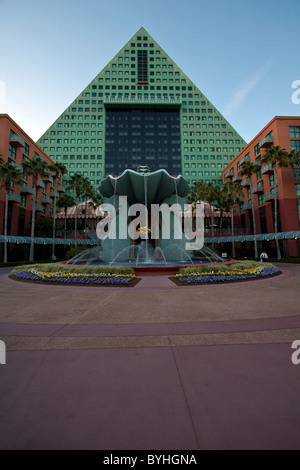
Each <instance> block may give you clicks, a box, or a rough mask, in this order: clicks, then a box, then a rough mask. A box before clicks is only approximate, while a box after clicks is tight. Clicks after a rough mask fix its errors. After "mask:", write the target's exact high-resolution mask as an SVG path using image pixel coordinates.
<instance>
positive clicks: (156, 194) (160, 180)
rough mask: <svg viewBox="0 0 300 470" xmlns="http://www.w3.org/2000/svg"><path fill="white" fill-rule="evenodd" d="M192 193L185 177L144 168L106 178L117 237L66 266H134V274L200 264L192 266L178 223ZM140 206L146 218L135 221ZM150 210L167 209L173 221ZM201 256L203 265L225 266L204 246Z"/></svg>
mask: <svg viewBox="0 0 300 470" xmlns="http://www.w3.org/2000/svg"><path fill="white" fill-rule="evenodd" d="M189 190H190V187H189V184H188V182H187V181H186V180H185V179H184V178H183V176H181V175H179V176H177V177H172V176H171V175H169V173H167V172H166V171H165V170H157V171H154V172H150V170H149V168H148V167H140V168H139V169H138V171H133V170H125V171H124V172H123V173H122V174H121V175H120V176H119V177H113V176H111V175H109V176H107V177H106V178H105V179H104V180H103V181H102V182H101V185H100V187H99V191H100V192H101V194H102V196H103V197H104V200H105V204H106V205H107V207H110V208H112V213H114V221H113V223H114V229H115V233H116V237H113V238H110V237H109V236H107V235H106V236H103V237H102V239H101V243H100V247H96V248H92V249H91V250H85V251H84V252H82V253H80V254H79V255H77V256H75V257H74V258H73V259H72V260H69V261H68V264H83V263H84V264H112V265H114V264H115V265H116V264H118V265H120V264H121V265H123V264H130V265H133V266H135V268H142V267H149V268H150V267H151V266H154V267H157V268H160V269H164V268H166V267H167V266H175V267H176V266H178V265H190V264H194V263H196V262H197V261H195V260H194V261H193V260H192V252H191V251H188V250H186V242H187V238H186V237H185V234H184V231H183V228H182V220H181V219H180V217H181V215H182V210H183V206H184V203H185V199H186V196H187V195H188V193H189ZM124 200H125V202H124ZM137 204H141V205H143V207H144V208H146V210H145V214H144V215H143V216H142V215H141V213H140V216H139V217H137V218H136V219H133V215H132V212H130V210H131V208H132V207H135V205H137ZM139 207H140V206H139ZM152 207H159V208H161V207H164V210H165V209H166V208H167V209H166V210H169V213H168V215H169V218H164V217H163V215H162V211H160V212H158V215H157V216H153V215H152ZM150 208H151V213H150ZM169 208H171V209H172V210H170V209H169ZM126 210H127V211H126ZM139 210H140V209H137V212H136V213H138V211H139ZM159 210H160V209H159ZM136 213H135V215H136ZM108 219H109V217H108ZM137 219H139V222H140V223H139V225H138V228H137V232H138V235H137V237H135V238H134V237H132V223H133V222H135V223H138V222H136V220H137ZM105 220H107V219H105ZM105 223H106V222H105ZM124 225H125V229H124ZM167 229H168V230H169V232H168V236H167V237H166V236H164V234H165V233H166V232H165V230H167ZM197 251H200V254H201V255H202V257H203V259H205V261H203V260H202V261H200V262H224V260H223V259H222V258H221V257H219V256H218V255H217V254H216V253H214V252H213V251H212V250H210V249H209V248H207V247H204V246H203V248H202V249H200V250H197Z"/></svg>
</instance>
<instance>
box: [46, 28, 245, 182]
mask: <svg viewBox="0 0 300 470" xmlns="http://www.w3.org/2000/svg"><path fill="white" fill-rule="evenodd" d="M37 143H38V145H39V146H40V147H41V148H42V149H43V150H44V151H45V152H46V153H47V154H48V155H49V156H50V158H52V159H53V160H55V161H61V162H62V163H64V164H65V165H66V167H67V169H68V172H69V173H68V176H67V178H66V180H67V179H68V177H69V176H72V174H74V173H81V174H82V175H83V176H86V177H88V178H89V180H90V182H91V183H92V185H93V186H94V187H95V188H98V187H99V185H100V183H101V180H102V179H103V178H104V176H106V175H108V174H112V175H115V176H117V175H119V174H121V173H122V172H123V171H124V170H125V169H126V168H130V169H133V170H136V169H137V168H138V166H140V165H148V166H149V167H150V169H151V171H155V170H158V169H161V168H165V169H166V170H167V171H168V172H169V173H170V174H172V175H174V176H176V175H178V174H182V175H183V176H184V177H185V178H186V179H187V181H188V182H189V183H190V184H192V183H193V182H194V181H205V182H213V183H215V184H220V185H221V184H222V170H223V168H224V167H225V166H227V165H228V163H229V162H230V160H232V159H233V158H234V157H235V155H237V154H238V153H239V152H240V151H241V150H242V148H243V147H244V146H245V145H246V142H245V141H244V140H243V139H242V137H241V136H240V135H239V134H238V133H237V132H236V131H235V129H234V128H233V127H232V126H231V125H230V124H229V123H228V121H227V120H226V119H225V118H224V117H223V116H222V115H221V113H220V112H219V111H218V110H217V109H216V108H215V107H214V106H213V105H212V103H211V102H210V101H209V100H208V99H207V98H206V97H205V96H204V95H203V93H202V92H201V91H200V90H199V89H198V88H197V86H196V85H194V83H193V82H192V81H191V80H190V79H189V78H188V77H187V76H186V75H185V74H184V72H183V71H182V70H181V69H180V68H179V67H178V66H177V65H176V64H175V62H174V61H173V60H172V59H171V58H170V57H169V56H168V55H167V54H166V52H165V51H164V50H163V49H162V48H161V47H160V46H159V44H157V42H156V41H155V40H154V39H153V38H152V37H151V36H150V35H149V33H148V32H147V31H146V30H145V29H144V28H140V29H139V31H138V32H137V33H136V34H135V35H134V36H133V37H132V38H131V39H130V40H129V41H128V42H127V43H126V44H125V46H124V47H123V48H122V49H121V50H120V52H118V54H117V55H116V56H115V57H114V58H113V59H112V60H111V61H110V62H109V63H108V65H107V66H106V67H104V69H103V70H102V71H101V72H100V73H99V74H98V75H97V76H96V77H95V78H94V80H92V81H91V83H90V84H89V85H88V86H87V87H86V88H85V89H84V90H83V91H82V93H80V95H79V96H78V97H77V98H76V99H75V100H74V101H73V102H72V103H71V104H70V106H69V107H68V108H67V109H66V110H65V111H64V112H63V113H62V114H61V116H59V118H58V119H57V120H56V121H55V122H54V123H53V124H52V125H51V126H50V128H49V129H48V130H47V131H46V132H45V133H44V134H43V135H42V137H41V138H40V139H39V140H38V142H37Z"/></svg>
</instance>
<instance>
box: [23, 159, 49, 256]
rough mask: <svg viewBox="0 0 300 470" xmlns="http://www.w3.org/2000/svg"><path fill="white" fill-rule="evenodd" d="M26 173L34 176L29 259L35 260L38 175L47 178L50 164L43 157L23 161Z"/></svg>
mask: <svg viewBox="0 0 300 470" xmlns="http://www.w3.org/2000/svg"><path fill="white" fill-rule="evenodd" d="M22 165H23V170H24V173H25V174H26V175H28V176H32V187H33V189H34V192H33V200H32V213H31V240H30V252H29V261H33V260H34V228H35V206H36V195H37V194H36V193H37V182H38V177H39V176H40V177H41V178H45V177H46V176H47V170H48V165H47V163H46V162H45V160H43V159H42V158H41V157H34V158H33V159H32V160H25V161H24V162H23V164H22Z"/></svg>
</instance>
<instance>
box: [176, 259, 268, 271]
mask: <svg viewBox="0 0 300 470" xmlns="http://www.w3.org/2000/svg"><path fill="white" fill-rule="evenodd" d="M261 265H262V263H260V262H259V261H240V262H238V263H234V264H230V265H226V264H225V265H224V264H205V265H199V264H198V265H197V264H195V265H194V266H190V267H188V268H181V269H180V270H179V274H192V273H208V272H214V273H218V272H223V271H238V270H244V269H251V268H257V267H258V266H261ZM263 266H264V267H265V268H275V266H274V265H273V264H271V263H264V264H263Z"/></svg>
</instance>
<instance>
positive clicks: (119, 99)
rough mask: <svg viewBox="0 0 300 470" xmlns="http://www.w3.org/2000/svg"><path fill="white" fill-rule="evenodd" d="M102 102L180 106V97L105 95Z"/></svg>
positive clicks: (109, 103)
mask: <svg viewBox="0 0 300 470" xmlns="http://www.w3.org/2000/svg"><path fill="white" fill-rule="evenodd" d="M103 103H104V104H108V105H111V104H117V105H119V104H121V105H122V104H127V105H128V104H129V105H130V104H132V105H136V104H144V105H147V104H150V105H151V104H163V105H165V104H166V105H178V106H180V105H181V98H178V97H176V98H175V97H174V98H170V97H163V98H158V97H157V96H154V97H149V98H145V97H144V96H142V97H134V98H130V97H128V98H127V97H124V96H122V95H121V96H106V97H105V98H104V100H103Z"/></svg>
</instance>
